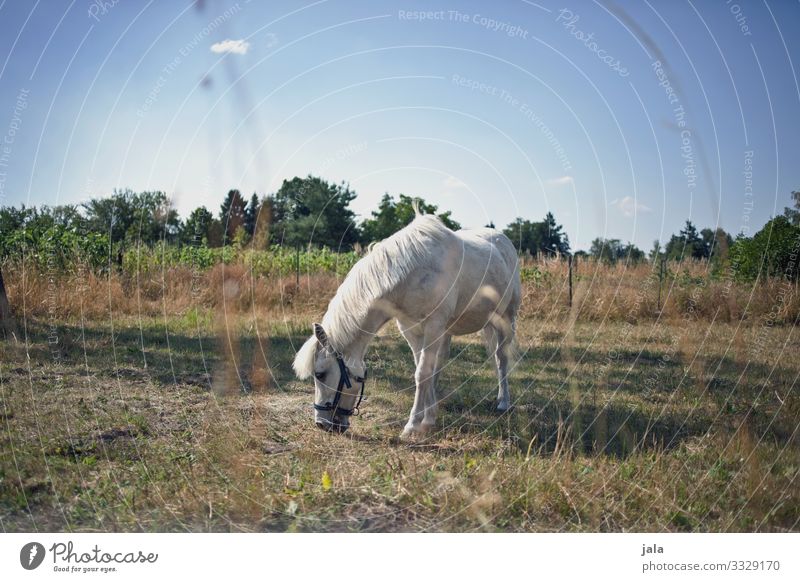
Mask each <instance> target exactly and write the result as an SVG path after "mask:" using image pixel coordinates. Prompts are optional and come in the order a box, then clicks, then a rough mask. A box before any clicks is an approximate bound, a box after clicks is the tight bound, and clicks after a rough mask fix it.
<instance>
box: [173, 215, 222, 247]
mask: <svg viewBox="0 0 800 582" xmlns="http://www.w3.org/2000/svg"><path fill="white" fill-rule="evenodd" d="M214 222H215V219H214V215H213V214H211V212H210V211H209V210H208V209H207V208H206V207H205V206H200V207H199V208H195V209H194V210H192V213H191V214H190V215H189V218H187V219H186V221H185V222H184V223H183V226H182V227H181V242H182V243H183V244H187V245H202V244H205V245H209V246H210V244H209V243H210V240H211V236H212V234H211V229H212V225H213V223H214Z"/></svg>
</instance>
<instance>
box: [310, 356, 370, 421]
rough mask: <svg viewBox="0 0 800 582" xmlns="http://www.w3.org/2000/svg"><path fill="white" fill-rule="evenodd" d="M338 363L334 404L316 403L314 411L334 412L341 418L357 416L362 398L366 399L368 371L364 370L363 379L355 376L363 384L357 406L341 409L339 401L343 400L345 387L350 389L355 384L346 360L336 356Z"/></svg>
mask: <svg viewBox="0 0 800 582" xmlns="http://www.w3.org/2000/svg"><path fill="white" fill-rule="evenodd" d="M336 363H337V364H339V385H338V386H337V387H336V396H334V397H333V402H326V403H325V404H317V403H316V402H315V403H314V410H320V411H323V412H327V411H329V410H333V414H334V415H336V414H338V415H340V416H354V415H356V416H357V415H358V406H359V405H360V404H361V400H362V398H364V384H365V383H366V382H367V370H366V369H364V377H363V378H362V377H359V376H353V379H354V380H355V381H356V382H359V383H360V384H361V393H360V394H359V396H358V402H356V405H355V406H354V407H353V408H351V409H349V410H348V409H346V408H340V407H339V400H341V398H342V393H343V391H344V390H343V389H344V387H345V386H347V387H348V388H352V387H353V384H352V383H351V382H350V371H349V370H348V369H347V366H346V365H345V363H344V359H343V358H342V356H341V355H340V354H336Z"/></svg>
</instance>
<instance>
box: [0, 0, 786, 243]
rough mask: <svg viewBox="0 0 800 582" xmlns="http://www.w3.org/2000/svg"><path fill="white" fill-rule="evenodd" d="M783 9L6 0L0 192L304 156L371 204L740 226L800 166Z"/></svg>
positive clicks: (66, 189) (0, 15)
mask: <svg viewBox="0 0 800 582" xmlns="http://www.w3.org/2000/svg"><path fill="white" fill-rule="evenodd" d="M421 11H422V12H424V13H423V14H420V12H421ZM797 22H800V4H798V2H788V1H787V2H777V1H774V0H773V1H770V2H761V3H759V2H744V1H740V2H738V3H737V2H733V1H731V2H726V1H725V0H719V1H713V2H712V1H708V0H706V1H696V0H695V1H693V2H680V1H676V2H654V1H652V0H650V1H649V3H648V2H588V1H581V2H577V1H572V2H568V3H563V2H562V3H550V2H546V1H544V2H537V3H534V2H526V1H513V0H508V1H504V2H496V3H488V2H368V1H365V2H353V1H348V2H344V1H336V0H329V1H319V2H313V3H306V2H284V1H277V2H256V1H252V2H247V1H245V0H239V2H214V1H212V0H206V1H205V2H201V3H199V4H195V3H194V2H180V1H174V2H173V1H170V2H149V3H148V2H133V1H129V0H118V1H117V2H116V3H114V2H112V1H110V0H107V1H106V2H102V1H96V2H88V1H78V0H75V1H74V2H71V3H70V2H55V1H49V2H29V1H21V0H17V1H14V0H5V1H2V0H0V30H1V31H2V34H0V140H3V141H2V144H0V204H2V205H19V204H21V203H24V204H27V205H34V204H35V205H40V204H49V205H55V204H63V203H80V202H82V201H84V200H86V199H88V198H90V197H96V196H103V195H107V194H109V193H110V192H111V191H112V190H113V189H114V188H125V187H129V188H132V189H136V190H143V189H160V190H164V191H166V192H167V193H169V194H170V195H171V196H172V197H173V199H174V201H175V204H176V206H177V208H178V210H179V211H180V213H181V214H182V215H183V216H185V215H186V214H188V212H189V211H190V210H191V209H192V208H194V207H196V206H199V205H206V206H207V207H208V208H210V209H211V210H213V211H214V212H216V211H217V210H218V208H219V204H220V202H221V199H222V196H223V195H224V193H225V192H226V191H227V190H228V189H229V188H233V187H237V188H240V189H241V190H242V191H244V192H246V193H248V194H249V193H250V192H253V191H256V192H259V193H260V194H265V193H269V192H274V191H275V190H276V189H277V188H278V187H279V186H280V183H281V182H282V180H283V179H286V178H291V177H293V176H295V175H306V174H308V173H313V174H316V175H321V176H322V177H324V178H326V179H329V180H332V181H336V182H338V181H341V180H346V181H348V182H349V183H350V185H351V187H352V188H353V189H354V190H355V191H356V192H357V193H358V198H357V199H356V200H355V201H354V208H355V210H356V211H357V212H358V213H359V214H360V215H362V216H364V215H367V214H368V213H369V211H370V210H371V209H372V208H374V207H375V206H376V204H377V201H378V199H379V198H380V196H381V195H382V194H383V193H384V192H390V193H394V194H396V193H400V192H403V193H406V194H410V195H419V196H423V197H424V198H425V199H426V200H429V201H431V202H434V203H436V204H439V205H440V206H441V207H443V208H447V209H451V210H452V211H453V215H454V217H455V218H456V219H457V220H458V221H460V222H461V223H462V224H463V225H465V226H481V225H483V224H485V223H487V222H489V221H490V220H491V221H494V222H495V223H496V224H498V225H501V226H502V225H505V224H507V223H508V222H510V221H511V220H513V219H514V218H515V217H516V216H523V217H526V218H530V219H535V220H539V219H541V218H542V217H543V216H544V214H545V213H546V212H547V211H551V212H553V213H554V214H555V216H556V218H557V219H558V220H559V222H561V223H562V224H563V225H564V227H565V229H566V231H567V233H568V234H569V237H570V240H571V242H572V245H573V248H586V247H587V246H588V245H589V243H590V241H591V240H592V239H593V238H595V237H597V236H605V237H611V238H619V239H622V240H626V241H627V240H631V241H633V242H635V243H637V244H638V245H639V246H640V247H642V248H644V249H645V250H647V249H649V248H650V246H651V244H652V241H653V240H654V239H656V238H660V239H661V240H662V241H663V240H665V239H667V238H668V237H669V235H670V234H671V233H673V232H676V231H677V230H678V229H679V228H680V227H681V226H682V224H683V222H684V220H685V219H686V218H691V219H692V220H693V221H694V222H695V223H697V224H698V225H700V226H715V225H719V226H722V227H723V228H725V229H726V230H728V231H730V232H732V233H737V232H739V231H741V230H742V228H748V227H749V228H750V229H751V234H752V232H755V230H756V229H757V228H758V227H760V226H761V225H762V224H763V223H764V222H765V221H766V220H768V219H769V217H770V216H773V215H775V214H778V213H780V212H782V209H783V207H784V206H786V205H788V203H789V193H790V191H791V190H793V189H797V188H800V167H798V166H799V165H800V164H798V162H799V161H800V158H799V156H798V153H800V132H798V125H799V124H798V120H800V90H799V89H798V81H797V74H796V73H795V70H794V67H793V64H800V54H798V43H800V41H798V39H797V35H796V34H793V33H794V32H795V30H794V29H793V28H792V27H791V24H792V23H797ZM658 63H660V65H659V64H658ZM681 124H682V125H681ZM745 171H748V172H751V174H747V175H746V174H745ZM748 180H751V182H748ZM749 187H752V195H750V193H751V191H750V190H748V188H749Z"/></svg>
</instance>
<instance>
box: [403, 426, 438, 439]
mask: <svg viewBox="0 0 800 582" xmlns="http://www.w3.org/2000/svg"><path fill="white" fill-rule="evenodd" d="M435 428H436V426H435V425H433V424H425V423H422V424H418V425H415V426H414V425H408V426H406V427H405V428H404V429H403V432H402V433H400V438H401V439H419V438H423V437H425V436H426V435H429V434H431V433H433V432H434V429H435Z"/></svg>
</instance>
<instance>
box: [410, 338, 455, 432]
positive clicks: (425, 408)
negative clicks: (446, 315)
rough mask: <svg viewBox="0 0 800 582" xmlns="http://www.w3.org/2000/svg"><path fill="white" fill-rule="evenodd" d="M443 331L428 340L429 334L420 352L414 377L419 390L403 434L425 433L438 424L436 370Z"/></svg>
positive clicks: (443, 339) (442, 340)
mask: <svg viewBox="0 0 800 582" xmlns="http://www.w3.org/2000/svg"><path fill="white" fill-rule="evenodd" d="M446 337H447V336H445V335H444V334H443V333H438V334H436V335H435V336H434V337H433V338H432V339H431V340H430V341H428V334H426V338H425V341H424V345H423V346H422V350H421V352H420V357H419V362H418V363H417V370H416V372H415V374H414V379H415V381H416V383H417V391H416V394H415V395H414V406H413V407H412V408H411V414H410V415H409V418H408V423H407V424H406V427H405V429H404V430H403V436H409V435H411V434H414V433H424V432H427V431H429V430H431V429H432V428H433V427H434V426H436V412H437V408H438V405H437V400H436V392H435V381H436V370H437V361H438V359H439V353H440V351H441V347H442V343H443V342H444V341H445V338H446Z"/></svg>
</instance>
